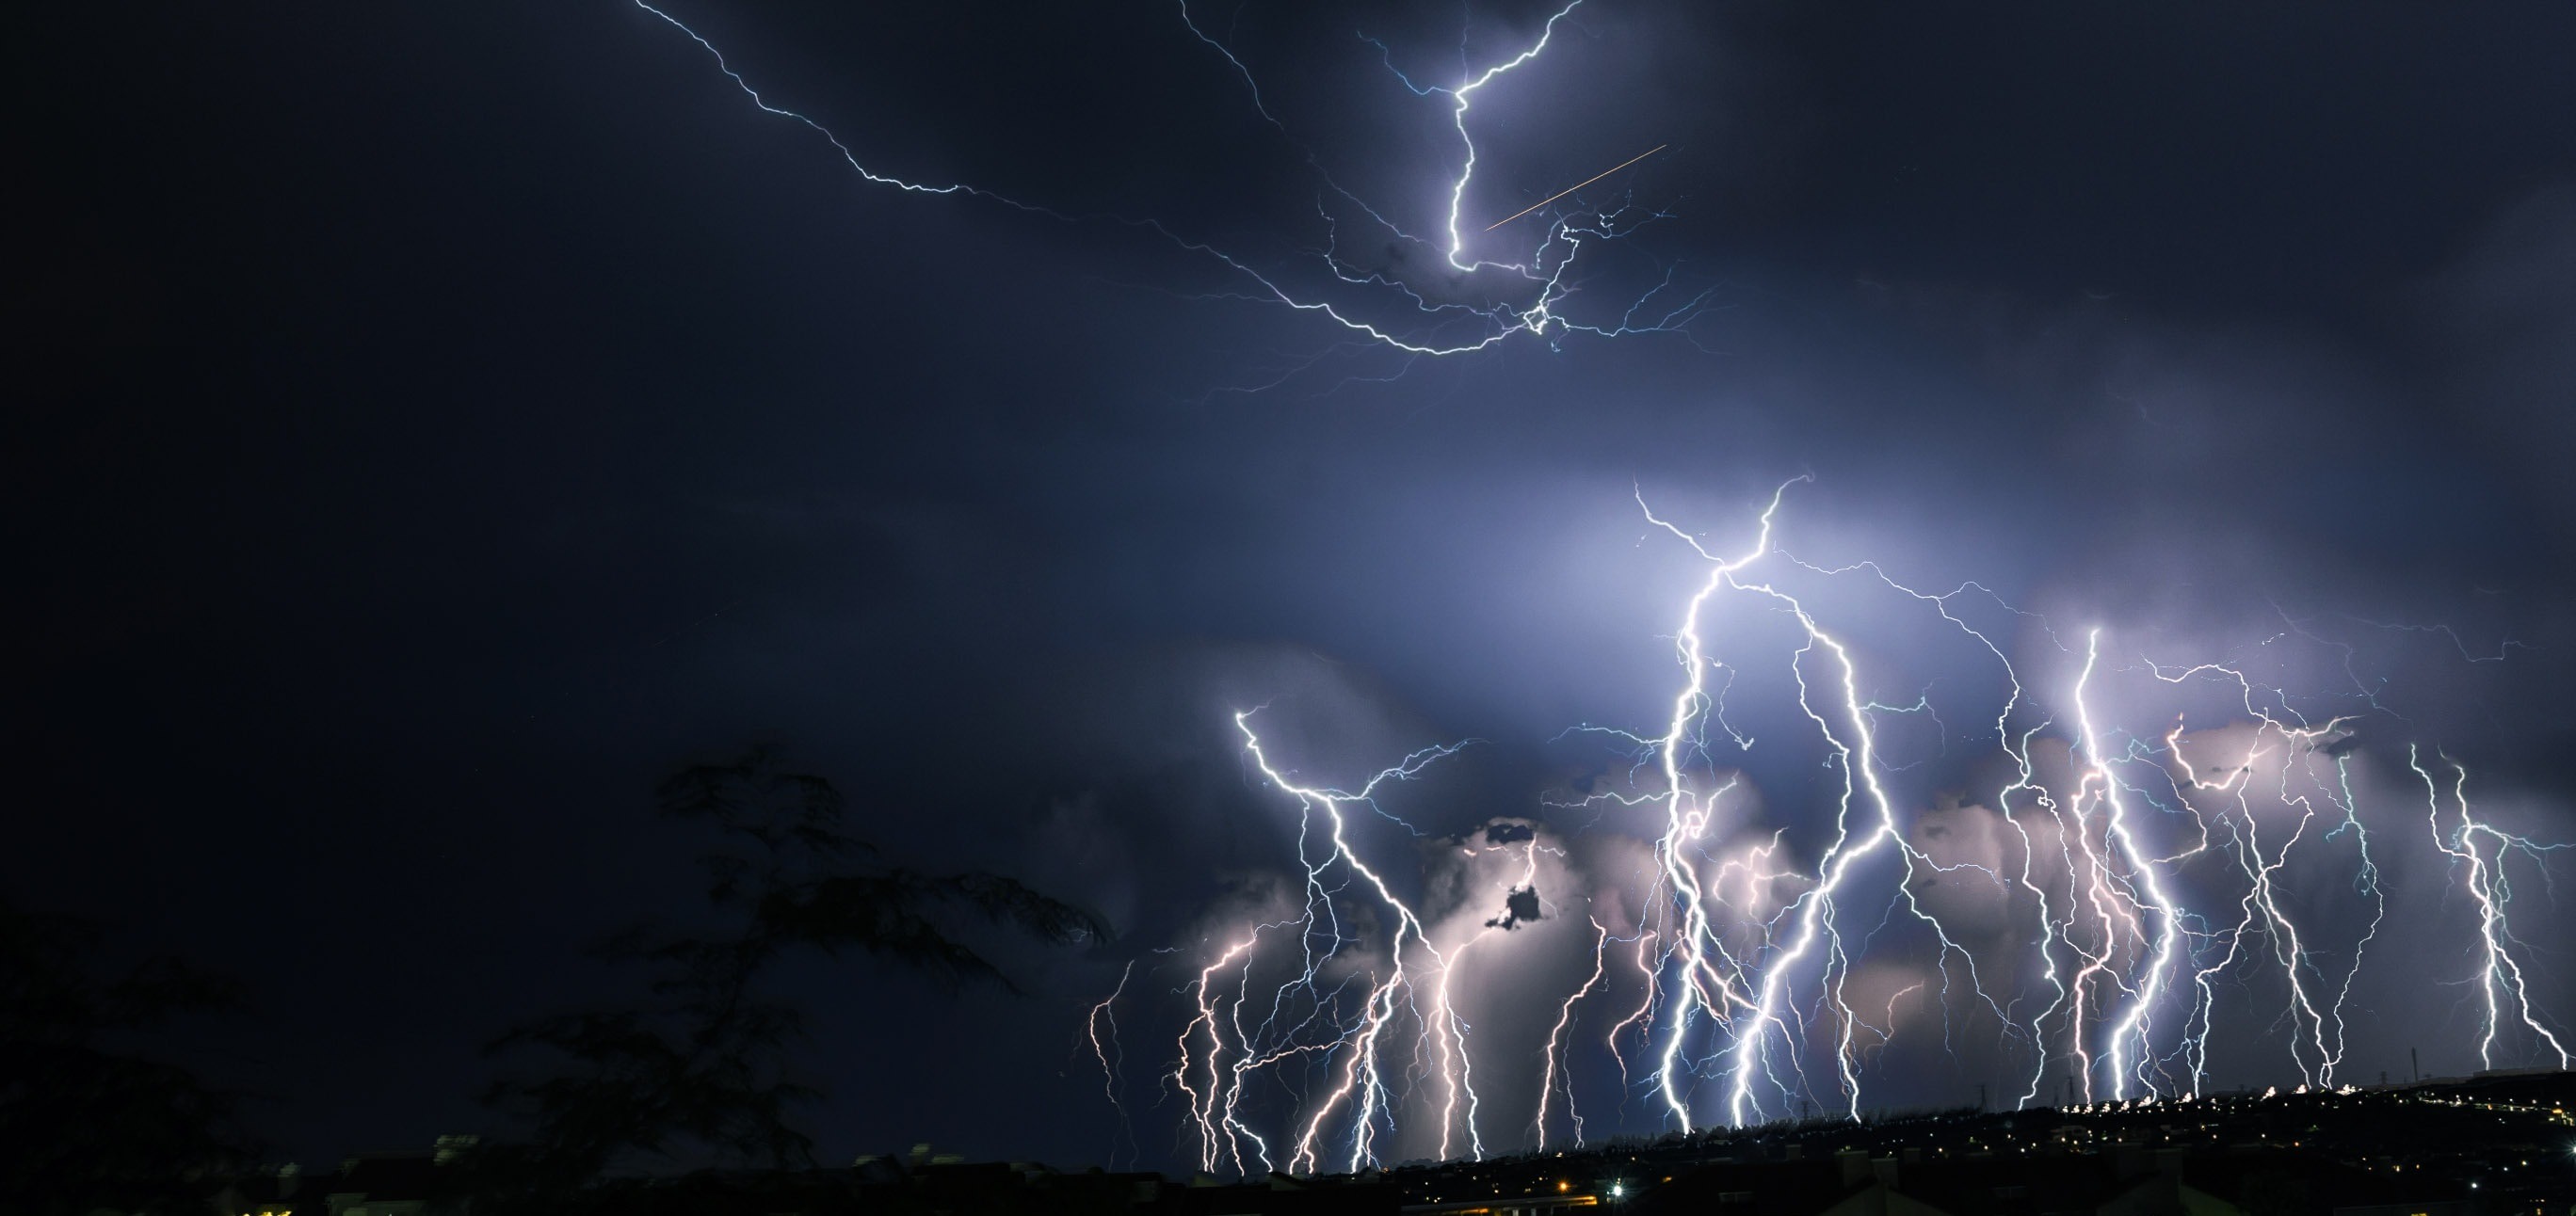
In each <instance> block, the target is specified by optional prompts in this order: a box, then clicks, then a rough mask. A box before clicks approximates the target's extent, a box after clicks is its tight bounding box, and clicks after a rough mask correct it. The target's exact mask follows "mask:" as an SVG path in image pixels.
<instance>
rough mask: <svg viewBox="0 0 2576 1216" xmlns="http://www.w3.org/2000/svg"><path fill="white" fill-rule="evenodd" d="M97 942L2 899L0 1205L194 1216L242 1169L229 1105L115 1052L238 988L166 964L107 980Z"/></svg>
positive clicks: (225, 1001) (180, 1076)
mask: <svg viewBox="0 0 2576 1216" xmlns="http://www.w3.org/2000/svg"><path fill="white" fill-rule="evenodd" d="M103 937H104V934H103V933H102V931H101V930H100V928H99V926H98V925H96V924H94V923H92V922H89V921H85V920H79V919H75V918H72V917H67V916H54V915H46V914H41V913H35V912H28V911H24V910H22V909H19V908H17V907H15V906H13V905H11V904H9V903H8V902H7V901H5V900H0V1145H5V1146H6V1148H5V1149H0V1195H6V1196H8V1197H9V1202H8V1210H10V1211H13V1212H26V1213H30V1214H32V1216H50V1214H51V1213H77V1212H87V1211H91V1210H94V1209H97V1208H100V1207H110V1208H115V1209H118V1210H123V1211H196V1210H200V1209H201V1208H202V1207H203V1205H204V1203H205V1202H206V1196H207V1195H208V1194H209V1193H211V1192H212V1191H213V1190H214V1188H215V1187H217V1186H219V1185H221V1183H222V1182H223V1181H224V1180H225V1178H226V1177H228V1176H229V1175H230V1173H231V1172H232V1171H234V1170H236V1169H238V1168H240V1167H241V1166H243V1165H244V1164H246V1163H247V1162H248V1161H249V1159H250V1157H251V1146H250V1145H249V1144H248V1143H247V1142H246V1141H245V1140H244V1139H242V1138H241V1137H240V1136H239V1135H238V1134H237V1133H236V1132H235V1131H234V1130H233V1127H232V1120H233V1108H234V1105H235V1103H234V1099H233V1097H232V1095H230V1094H226V1093H223V1092H220V1091H217V1090H213V1089H209V1088H207V1087H206V1086H205V1085H204V1084H202V1083H200V1082H199V1081H198V1079H197V1078H196V1077H195V1076H194V1075H192V1074H190V1073H189V1072H188V1071H187V1070H185V1069H182V1068H178V1067H176V1066H174V1065H170V1064H165V1063H162V1062H160V1061H157V1060H152V1059H149V1058H146V1057H143V1056H139V1055H131V1054H126V1053H124V1052H122V1051H119V1050H117V1047H116V1040H117V1039H118V1038H119V1037H120V1036H123V1035H126V1034H129V1033H131V1032H135V1031H141V1030H147V1029H150V1028H152V1027H154V1026H157V1025H159V1024H160V1023H162V1022H163V1021H165V1020H167V1019H169V1018H170V1017H172V1016H174V1015H177V1014H182V1013H188V1012H193V1011H201V1010H210V1009H216V1008H221V1007H224V1006H227V1005H230V1004H233V1003H234V1002H235V1001H236V1000H237V999H238V997H239V987H238V985H236V984H235V983H234V982H233V981H231V980H229V979H226V978H223V977H220V976H217V975H214V974H212V973H210V972H205V971H200V970H197V969H196V968H193V967H190V966H188V965H187V964H185V963H183V962H180V961H179V960H177V959H174V958H151V959H146V960H144V961H143V962H141V963H139V964H136V965H135V966H133V967H131V968H127V969H125V970H123V971H122V972H120V973H116V974H113V975H109V976H105V977H102V976H101V975H99V974H97V973H96V969H95V967H94V960H95V959H96V958H97V956H98V953H99V949H100V946H101V944H102V938H103Z"/></svg>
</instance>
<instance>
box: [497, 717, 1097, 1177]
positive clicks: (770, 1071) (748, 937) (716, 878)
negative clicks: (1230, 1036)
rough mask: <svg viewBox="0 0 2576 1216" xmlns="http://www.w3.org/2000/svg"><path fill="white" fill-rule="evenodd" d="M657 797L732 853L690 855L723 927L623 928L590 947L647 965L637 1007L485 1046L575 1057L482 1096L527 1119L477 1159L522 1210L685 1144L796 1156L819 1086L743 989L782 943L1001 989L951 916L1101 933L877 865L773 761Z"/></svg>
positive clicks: (971, 885)
mask: <svg viewBox="0 0 2576 1216" xmlns="http://www.w3.org/2000/svg"><path fill="white" fill-rule="evenodd" d="M659 801H660V805H661V810H662V812H663V813H664V814H666V815H670V816H674V817H677V818H681V819H687V820H693V821H699V822H704V823H708V824H712V825H713V826H715V827H716V828H718V829H719V830H720V831H721V833H722V835H723V837H724V839H725V840H726V841H727V843H728V845H729V846H730V847H727V848H724V849H720V850H718V851H716V852H712V853H709V854H707V855H706V856H705V857H703V858H701V859H700V860H701V863H702V864H703V866H704V867H705V870H706V873H707V898H708V899H709V901H710V902H711V903H712V904H713V905H714V906H715V907H716V908H717V909H718V910H719V911H720V912H722V913H724V914H725V916H726V919H727V920H728V922H729V928H728V930H727V931H726V932H723V933H721V934H715V935H685V934H684V935H676V936H664V937H654V936H650V935H647V934H645V933H643V932H642V931H640V930H639V931H630V932H629V933H627V934H625V935H622V936H621V937H620V938H619V939H617V940H615V941H614V942H612V943H610V944H609V945H608V946H607V947H605V948H604V949H603V953H606V954H608V955H610V956H611V957H618V958H625V959H630V960H640V961H642V962H645V963H647V964H649V965H651V966H652V967H654V968H655V970H656V972H657V975H656V978H655V979H654V980H653V982H652V986H651V990H650V991H651V999H650V1000H649V1001H648V1002H646V1003H645V1004H643V1005H641V1006H638V1007H633V1008H620V1009H606V1010H592V1011H586V1012H579V1013H570V1014H563V1015H559V1016H554V1017H547V1018H541V1019H538V1020H535V1021H532V1022H528V1023H526V1024H523V1025H521V1026H519V1027H517V1028H515V1029H513V1030H511V1031H510V1032H509V1033H508V1034H506V1035H503V1036H502V1037H501V1038H499V1039H497V1040H495V1041H494V1042H493V1043H492V1045H491V1050H492V1051H495V1052H500V1051H507V1050H511V1049H515V1048H520V1047H526V1046H540V1047H544V1048H549V1049H552V1050H553V1051H555V1052H557V1053H559V1054H560V1055H561V1056H563V1057H565V1058H566V1059H568V1060H569V1061H570V1062H572V1063H573V1064H574V1065H575V1067H574V1068H573V1069H572V1070H570V1071H568V1072H567V1073H565V1074H563V1075H560V1076H556V1077H551V1078H548V1079H545V1080H539V1081H532V1082H531V1081H515V1080H510V1081H502V1082H499V1083H497V1084H495V1085H494V1086H493V1087H492V1088H491V1089H490V1090H489V1091H488V1092H487V1094H486V1100H487V1101H490V1102H493V1103H495V1104H498V1105H502V1106H505V1107H508V1108H511V1109H515V1110H517V1111H519V1112H521V1113H523V1114H525V1115H526V1116H528V1117H529V1119H530V1120H531V1122H532V1123H533V1124H534V1131H535V1135H534V1138H533V1141H532V1143H530V1144H528V1145H525V1146H522V1147H519V1148H516V1149H508V1150H496V1151H494V1152H492V1153H487V1154H485V1158H484V1161H483V1162H482V1163H481V1165H480V1167H479V1168H480V1169H482V1170H485V1171H487V1177H489V1178H490V1179H491V1180H492V1181H493V1182H494V1183H495V1184H501V1183H506V1189H507V1190H509V1191H511V1192H514V1193H516V1194H517V1195H519V1196H520V1197H521V1198H523V1199H526V1200H529V1201H531V1202H541V1203H544V1204H548V1205H551V1206H557V1207H560V1206H562V1205H563V1203H564V1197H565V1195H566V1194H567V1193H568V1192H570V1191H572V1190H574V1189H576V1188H579V1187H581V1186H583V1185H585V1184H586V1183H588V1182H591V1181H593V1180H595V1179H597V1178H599V1177H600V1176H602V1175H603V1174H604V1173H605V1172H606V1171H608V1170H610V1169H613V1168H616V1167H617V1166H619V1165H621V1164H625V1163H627V1162H629V1161H632V1160H636V1159H649V1158H657V1157H658V1158H662V1159H673V1158H676V1157H678V1156H679V1155H680V1154H681V1153H682V1152H683V1151H684V1150H685V1149H687V1148H690V1147H692V1146H694V1147H696V1148H698V1149H701V1150H711V1151H713V1152H714V1153H715V1154H717V1155H719V1156H721V1157H725V1158H731V1159H736V1160H741V1161H746V1162H760V1163H766V1164H769V1165H773V1166H779V1167H788V1166H799V1165H808V1164H811V1163H812V1160H813V1153H812V1142H811V1141H810V1140H809V1139H808V1138H807V1137H806V1136H805V1135H804V1134H803V1133H801V1132H798V1131H797V1130H796V1129H795V1128H794V1127H793V1126H792V1125H790V1123H789V1122H788V1119H787V1115H788V1111H789V1109H790V1108H791V1107H793V1106H795V1105H797V1104H800V1103H804V1102H810V1101H812V1100H814V1099H815V1098H817V1097H819V1096H820V1095H819V1093H818V1092H817V1091H815V1090H814V1089H812V1088H810V1087H807V1086H803V1085H799V1084H797V1083H795V1082H793V1081H792V1080H790V1079H789V1078H788V1077H787V1075H786V1067H785V1063H786V1055H787V1048H788V1047H789V1046H790V1045H792V1044H793V1043H794V1042H796V1041H797V1040H799V1039H801V1038H802V1037H803V1034H804V1024H803V1020H802V1018H801V1017H800V1015H799V1014H798V1013H797V1011H796V1010H795V1009H793V1008H792V1007H790V1006H788V1005H786V1004H784V1003H782V1002H779V1001H776V1000H772V999H768V998H766V997H764V996H762V995H761V994H760V992H759V988H758V981H759V980H760V979H761V978H762V976H763V974H764V973H765V972H766V971H767V969H768V968H769V967H770V966H771V965H772V964H774V963H776V962H778V961H779V960H780V959H782V958H784V957H786V956H787V955H788V954H790V953H792V952H794V951H797V950H800V949H811V950H816V951H819V952H821V953H823V954H825V955H827V956H840V955H844V954H848V953H853V952H856V953H864V954H871V955H876V956H879V957H882V958H885V959H888V960H890V961H893V962H895V963H898V964H901V965H904V966H907V967H911V968H914V969H917V970H920V971H922V972H925V973H927V974H929V975H931V976H933V977H934V978H936V979H938V980H940V981H941V982H942V983H944V984H947V985H950V986H957V985H963V984H967V983H977V982H981V983H990V984H994V985H997V986H1000V987H1003V988H1005V989H1012V988H1013V985H1012V984H1011V983H1010V981H1009V979H1008V977H1006V976H1004V975H1003V974H1002V972H1001V971H1000V970H999V969H998V968H997V967H995V966H994V965H993V964H992V963H991V962H990V961H989V960H987V959H985V958H984V957H983V956H982V955H981V954H978V953H977V952H976V951H975V950H974V949H973V948H971V947H969V946H968V945H966V944H965V943H964V942H962V941H960V940H958V939H957V938H956V937H954V936H952V935H951V933H950V931H949V927H948V926H950V925H951V924H953V923H954V922H953V918H954V917H956V916H957V915H959V914H961V913H963V914H969V915H972V916H975V917H979V918H981V919H984V920H987V921H990V922H992V923H995V924H998V925H1001V926H1004V927H1007V928H1010V929H1014V930H1017V931H1020V932H1022V933H1025V934H1028V935H1031V936H1034V937H1036V938H1037V939H1038V940H1040V941H1042V942H1046V943H1050V944H1056V945H1071V944H1075V943H1079V942H1083V941H1090V940H1099V939H1102V938H1105V937H1106V936H1107V933H1108V930H1107V927H1106V925H1104V924H1103V923H1102V922H1101V920H1100V919H1099V918H1098V917H1096V916H1094V915H1093V914H1091V913H1089V912H1087V911H1084V910H1083V909H1080V908H1077V907H1074V906H1073V905H1070V904H1067V903H1064V902H1061V901H1059V900H1056V899H1053V898H1050V897H1048V896H1046V895H1042V894H1040V893H1038V892H1037V891H1034V890H1031V889H1030V888H1028V887H1026V886H1024V885H1022V884H1020V883H1019V882H1017V881H1014V880H1012V879H1009V878H1005V877H1002V876H1000V875H997V874H990V873H985V872H982V871H968V872H964V873H954V874H932V873H925V872H922V871H919V870H915V869H911V868H909V867H905V866H901V865H897V864H893V863H891V862H889V861H887V860H885V858H884V856H883V854H882V853H881V852H880V851H879V850H878V848H877V847H876V846H875V845H873V844H871V843H870V842H868V841H866V840H863V839H861V838H859V837H857V836H854V835H852V834H850V833H849V832H848V831H847V830H846V828H845V827H844V825H843V818H844V812H845V809H846V807H845V803H844V800H843V799H842V797H841V795H840V793H839V791H837V790H835V789H833V788H832V785H831V783H830V782H828V781H826V780H824V779H823V778H821V777H816V776H811V775H808V774H803V773H791V772H786V771H783V770H782V769H781V768H780V767H779V766H778V764H777V763H776V761H775V759H774V758H773V757H772V756H770V755H769V754H768V753H767V752H764V751H753V752H751V753H749V754H747V755H745V756H743V757H741V758H740V759H737V760H735V761H733V762H731V763H726V764H710V765H699V766H695V767H692V768H688V769H685V770H683V771H681V772H679V773H677V774H675V775H673V776H672V777H670V778H669V779H668V780H666V781H664V782H663V783H662V785H661V788H660V790H659ZM1014 990H1015V989H1014ZM495 1198H502V1197H501V1196H495Z"/></svg>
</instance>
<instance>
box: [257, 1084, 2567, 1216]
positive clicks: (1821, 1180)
mask: <svg viewBox="0 0 2576 1216" xmlns="http://www.w3.org/2000/svg"><path fill="white" fill-rule="evenodd" d="M2571 1111H2576V1074H2571V1073H2566V1072H2520V1073H2489V1074H2480V1075H2479V1076H2476V1077H2472V1078H2467V1079H2464V1080H2439V1081H2429V1082H2424V1083H2421V1084H2416V1085H2407V1086H2387V1087H2380V1088H2373V1089H2359V1090H2343V1091H2318V1092H2314V1093H2266V1094H2245V1093H2240V1094H2228V1095H2219V1096H2213V1097H2203V1098H2200V1099H2197V1100H2192V1101H2180V1102H2177V1101H2155V1102H2151V1103H2130V1104H2126V1105H2114V1104H2099V1105H2095V1106H2091V1107H2070V1108H2063V1109H2038V1110H2025V1111H2015V1112H2010V1113H1997V1112H1980V1111H1975V1110H1955V1111H1937V1112H1919V1113H1909V1114H1890V1115H1883V1116H1878V1117H1873V1118H1870V1119H1866V1120H1863V1121H1861V1122H1857V1123H1854V1122H1847V1121H1834V1122H1825V1121H1809V1122H1804V1123H1780V1124H1773V1125H1770V1126H1766V1127H1759V1128H1750V1129H1744V1130H1740V1131H1718V1132H1709V1133H1702V1134H1696V1135H1683V1134H1680V1133H1674V1134H1671V1135H1666V1136H1663V1137H1659V1138H1652V1139H1632V1140H1621V1141H1616V1142H1611V1143H1603V1144H1595V1145H1592V1146H1589V1147H1585V1148H1579V1149H1576V1148H1569V1149H1566V1150H1563V1151H1556V1150H1550V1151H1547V1152H1544V1153H1527V1154H1520V1155H1516V1156H1508V1157H1498V1158H1490V1159H1488V1160H1485V1161H1481V1162H1448V1163H1444V1164H1428V1163H1423V1164H1408V1165H1403V1166H1397V1167H1393V1168H1389V1169H1385V1170H1367V1171H1363V1172H1361V1173H1358V1174H1350V1175H1327V1176H1315V1177H1291V1176H1289V1175H1287V1174H1281V1173H1273V1174H1271V1175H1270V1176H1269V1177H1268V1179H1267V1180H1265V1181H1255V1182H1248V1183H1246V1182H1224V1181H1220V1180H1218V1179H1214V1178H1210V1177H1207V1176H1204V1175H1202V1176H1201V1177H1199V1178H1198V1179H1196V1180H1193V1181H1189V1182H1178V1181H1174V1180H1172V1179H1169V1178H1166V1177H1164V1176H1162V1175H1160V1174H1151V1173H1110V1172H1105V1171H1101V1170H1096V1169H1095V1170H1090V1171H1086V1172H1065V1171H1059V1170H1055V1169H1050V1168H1048V1167H1046V1166H1044V1165H1039V1164H1035V1163H1031V1162H1007V1163H1006V1162H965V1161H960V1160H957V1159H955V1158H952V1157H945V1156H936V1155H933V1154H932V1153H931V1152H930V1150H929V1146H927V1145H922V1146H917V1147H916V1148H915V1149H914V1150H913V1151H912V1152H911V1153H908V1154H903V1155H899V1156H889V1157H875V1156H871V1157H862V1158H860V1159H859V1160H858V1161H857V1162H856V1163H855V1164H854V1165H852V1166H850V1167H848V1168H842V1169H827V1170H806V1171H793V1172H775V1171H773V1172H752V1171H706V1172H701V1173H697V1174H691V1175H688V1176H686V1177H681V1178H671V1179H650V1180H646V1179H630V1180H624V1181H619V1182H615V1183H611V1184H609V1185H608V1186H606V1187H605V1188H602V1189H600V1190H598V1191H595V1192H593V1193H591V1194H589V1195H587V1196H585V1197H584V1199H583V1200H582V1202H581V1203H580V1205H579V1206H580V1208H581V1210H585V1211H599V1212H621V1213H670V1214H673V1216H678V1214H682V1213H687V1214H692V1216H694V1214H705V1216H778V1214H782V1213H797V1214H800V1216H829V1214H835V1213H875V1212H887V1213H919V1214H922V1216H933V1214H938V1213H948V1214H953V1216H981V1214H995V1216H1002V1214H1016V1213H1028V1214H1031V1216H1038V1214H1053V1213H1090V1214H1104V1216H1105V1214H1110V1213H1139V1214H1153V1216H1270V1214H1278V1216H1297V1214H1301V1213H1343V1212H1350V1213H1383V1214H1387V1216H1396V1214H1401V1213H1423V1214H1430V1216H1574V1214H1576V1213H1581V1212H1584V1211H1585V1210H1586V1209H1593V1210H1599V1211H1600V1213H1601V1216H1610V1214H1611V1213H1619V1214H1621V1216H1627V1214H1631V1213H1633V1214H1634V1216H1667V1214H1672V1216H1679V1214H1682V1213H1706V1214H1711V1216H1820V1214H1821V1216H1940V1214H1942V1213H1949V1214H1951V1216H1971V1214H1978V1213H1991V1214H1994V1216H2054V1214H2067V1216H2073V1214H2076V1213H2084V1214H2088V1216H2166V1214H2188V1216H2237V1214H2239V1213H2242V1214H2244V1216H2300V1214H2307V1213H2315V1214H2318V1216H2571V1214H2576V1114H2571V1113H2570V1112H2571ZM471 1157H472V1152H471V1150H460V1149H459V1148H457V1147H456V1146H454V1145H449V1146H446V1147H445V1148H443V1149H442V1150H441V1151H440V1152H439V1153H437V1154H430V1153H422V1154H410V1155H400V1156H374V1157H365V1158H354V1159H352V1160H351V1161H350V1162H348V1163H346V1164H345V1165H344V1166H343V1168H342V1170H341V1171H340V1172H338V1173H335V1174H331V1175H325V1176H319V1177H298V1176H294V1175H291V1174H290V1175H288V1176H285V1177H261V1178H258V1179H254V1180H252V1181H251V1182H249V1183H246V1184H244V1185H242V1186H240V1187H238V1188H237V1189H236V1190H235V1191H234V1193H233V1196H232V1198H233V1200H234V1202H233V1204H232V1210H233V1211H234V1212H236V1213H242V1214H246V1216H434V1214H436V1213H441V1212H457V1213H472V1212H477V1211H481V1210H484V1209H486V1208H489V1207H490V1206H491V1205H490V1204H488V1203H478V1202H477V1201H476V1200H475V1199H474V1197H473V1195H472V1194H471V1189H472V1188H471V1186H470V1182H469V1180H470V1178H471V1177H472V1162H471Z"/></svg>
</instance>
